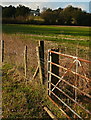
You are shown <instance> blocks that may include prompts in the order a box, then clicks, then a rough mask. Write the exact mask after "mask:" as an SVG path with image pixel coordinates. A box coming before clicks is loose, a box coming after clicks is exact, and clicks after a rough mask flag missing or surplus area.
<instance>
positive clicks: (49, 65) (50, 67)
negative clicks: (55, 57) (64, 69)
mask: <svg viewBox="0 0 91 120" xmlns="http://www.w3.org/2000/svg"><path fill="white" fill-rule="evenodd" d="M48 57H49V58H48V59H49V60H48V61H49V62H48V71H50V72H51V71H52V65H51V60H52V57H51V53H50V50H48ZM48 74H49V73H48ZM48 77H49V82H48V84H49V96H51V91H50V90H51V74H49V75H48Z"/></svg>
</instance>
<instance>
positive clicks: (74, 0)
mask: <svg viewBox="0 0 91 120" xmlns="http://www.w3.org/2000/svg"><path fill="white" fill-rule="evenodd" d="M43 1H44V2H43ZM89 3H90V1H89V0H0V4H1V5H3V6H9V5H13V6H18V5H19V4H22V5H25V6H28V7H30V8H31V9H36V8H37V6H39V7H40V9H41V10H42V8H43V7H47V8H52V9H56V8H59V7H61V8H65V7H67V6H68V5H72V6H74V7H80V8H82V10H85V11H87V12H89V11H90V12H91V10H90V7H91V6H90V5H91V4H89Z"/></svg>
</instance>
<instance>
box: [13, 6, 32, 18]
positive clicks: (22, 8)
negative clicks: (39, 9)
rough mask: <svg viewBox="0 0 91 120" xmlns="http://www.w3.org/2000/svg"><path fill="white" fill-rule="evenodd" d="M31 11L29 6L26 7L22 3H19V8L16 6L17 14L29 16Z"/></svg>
mask: <svg viewBox="0 0 91 120" xmlns="http://www.w3.org/2000/svg"><path fill="white" fill-rule="evenodd" d="M29 13H30V9H29V8H28V7H25V6H22V5H19V6H18V7H17V8H16V14H15V15H16V16H23V17H26V16H28V15H29Z"/></svg>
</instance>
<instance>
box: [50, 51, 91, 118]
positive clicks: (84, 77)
mask: <svg viewBox="0 0 91 120" xmlns="http://www.w3.org/2000/svg"><path fill="white" fill-rule="evenodd" d="M48 55H49V56H48V97H49V99H50V100H51V101H52V102H53V103H54V104H55V105H56V106H57V107H58V108H59V109H60V110H61V112H62V113H63V114H64V115H63V116H64V117H63V118H68V119H72V120H73V119H81V120H85V119H88V120H90V119H91V74H90V72H91V70H90V68H89V66H90V65H91V61H88V60H84V59H80V58H78V57H75V56H71V55H67V54H62V53H60V52H56V51H54V50H48ZM54 55H56V56H57V57H59V59H58V58H57V59H58V61H56V60H53V59H52V58H53V56H54ZM55 59H56V58H55ZM55 61H56V62H55ZM53 66H56V67H55V68H56V69H55V71H56V70H57V71H58V72H54V70H52V69H53ZM57 68H58V69H57ZM56 73H57V74H56ZM55 78H57V79H55ZM55 80H56V82H55Z"/></svg>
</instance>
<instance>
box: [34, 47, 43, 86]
mask: <svg viewBox="0 0 91 120" xmlns="http://www.w3.org/2000/svg"><path fill="white" fill-rule="evenodd" d="M36 52H37V58H38V67H39V76H40V82H41V84H43V75H42V66H41V59H40V47H36Z"/></svg>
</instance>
